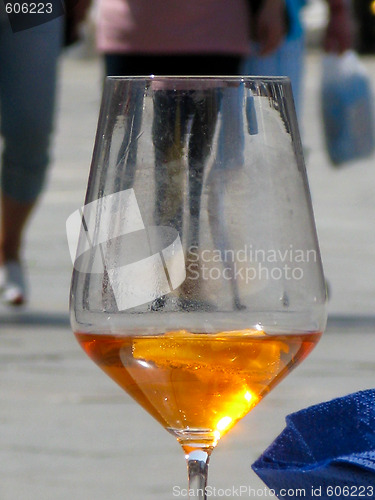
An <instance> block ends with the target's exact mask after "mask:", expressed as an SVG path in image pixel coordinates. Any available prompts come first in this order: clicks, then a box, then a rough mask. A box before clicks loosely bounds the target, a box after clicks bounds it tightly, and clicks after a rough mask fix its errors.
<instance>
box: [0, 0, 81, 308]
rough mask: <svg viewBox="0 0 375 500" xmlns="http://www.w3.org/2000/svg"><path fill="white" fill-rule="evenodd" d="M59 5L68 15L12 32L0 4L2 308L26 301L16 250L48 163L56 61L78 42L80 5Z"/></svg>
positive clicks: (3, 5)
mask: <svg viewBox="0 0 375 500" xmlns="http://www.w3.org/2000/svg"><path fill="white" fill-rule="evenodd" d="M73 4H74V6H73ZM12 5H13V4H12ZM65 5H66V8H67V13H68V14H69V15H66V16H60V17H57V18H55V19H52V20H50V21H48V22H44V23H42V24H39V25H37V26H33V27H31V28H29V29H24V30H21V31H13V30H12V26H11V24H10V21H9V18H8V15H7V13H6V10H5V4H4V3H3V2H1V3H0V124H1V135H2V139H3V152H2V162H1V187H0V198H1V201H0V301H1V302H3V303H6V304H8V305H21V304H24V303H25V301H26V299H27V291H26V279H25V276H24V265H23V263H22V244H23V241H24V233H25V228H26V226H27V223H28V221H29V219H30V215H31V214H32V212H33V209H34V208H35V206H36V203H37V201H38V199H39V197H40V194H41V192H42V189H43V186H44V184H45V178H46V172H47V167H48V165H49V162H50V141H51V135H52V131H53V124H54V112H55V101H56V84H57V70H58V57H59V55H60V52H61V48H62V46H63V44H64V43H65V44H66V45H69V44H71V43H73V42H75V41H77V39H78V38H79V32H78V30H77V26H78V24H79V23H80V22H82V20H83V18H84V13H85V10H86V8H87V2H86V0H80V1H79V2H78V3H77V2H76V1H75V0H73V1H70V0H67V2H66V4H65ZM70 5H71V6H70ZM47 230H48V229H47Z"/></svg>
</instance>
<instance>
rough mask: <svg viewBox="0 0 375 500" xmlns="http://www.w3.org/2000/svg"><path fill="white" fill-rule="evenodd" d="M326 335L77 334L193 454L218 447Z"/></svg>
mask: <svg viewBox="0 0 375 500" xmlns="http://www.w3.org/2000/svg"><path fill="white" fill-rule="evenodd" d="M320 335H321V334H320V333H319V332H316V333H307V334H289V335H267V334H265V333H264V332H261V331H258V330H243V331H235V332H222V333H217V334H198V333H189V332H187V331H174V332H168V333H165V334H162V335H153V336H149V335H144V336H125V335H124V336H121V335H116V336H114V335H97V334H87V333H76V336H77V339H78V341H79V342H80V344H81V346H82V347H83V349H84V350H85V352H86V353H87V354H88V356H89V357H90V358H91V359H92V360H93V361H95V363H97V364H98V365H99V366H100V368H102V369H103V370H104V371H105V372H106V373H107V374H108V375H109V376H110V377H111V378H112V379H113V380H115V381H116V382H117V383H118V384H119V385H120V386H121V387H122V388H123V389H125V391H126V392H127V393H128V394H130V396H132V397H133V398H134V399H135V400H136V401H137V402H138V403H139V404H140V405H141V406H143V408H145V409H146V410H147V411H148V412H149V413H150V414H151V415H152V416H153V417H154V418H156V419H157V420H158V421H159V422H160V423H161V424H162V425H163V426H164V427H165V428H166V429H167V430H168V431H170V432H172V433H173V434H174V435H175V436H176V437H177V439H178V440H179V441H180V442H181V444H182V445H183V446H184V448H185V449H186V450H188V449H189V447H192V446H193V447H195V446H207V447H212V446H215V445H216V443H217V441H218V440H219V439H220V437H221V436H223V435H224V434H225V433H226V432H228V430H229V429H231V428H232V427H233V426H234V424H235V423H236V422H237V421H238V420H239V419H241V418H242V417H243V416H245V415H246V414H247V413H248V412H249V411H250V410H251V409H252V408H254V406H255V405H257V404H258V403H259V401H260V400H261V399H262V398H263V397H264V396H265V395H266V394H267V393H268V392H269V391H270V390H271V389H272V388H273V387H274V386H275V385H276V384H277V383H278V382H280V380H282V379H283V378H284V377H285V376H286V375H287V374H288V373H289V372H290V371H291V370H292V368H293V367H295V366H296V365H297V364H299V363H300V362H301V361H302V360H303V359H304V358H305V357H306V356H307V355H308V354H309V353H310V352H311V350H312V349H313V347H314V346H315V344H316V343H317V342H318V340H319V338H320Z"/></svg>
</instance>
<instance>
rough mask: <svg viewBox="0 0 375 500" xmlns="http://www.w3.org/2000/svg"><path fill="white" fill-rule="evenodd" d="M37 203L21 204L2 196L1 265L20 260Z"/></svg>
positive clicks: (0, 226)
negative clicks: (26, 227) (22, 246)
mask: <svg viewBox="0 0 375 500" xmlns="http://www.w3.org/2000/svg"><path fill="white" fill-rule="evenodd" d="M34 205H35V202H34V201H33V202H27V203H21V202H19V201H17V200H14V199H13V198H10V197H9V196H7V195H5V194H2V196H1V210H0V211H1V225H0V264H4V262H7V261H9V260H15V261H19V260H20V250H21V245H22V236H23V232H24V229H25V226H26V223H27V221H28V219H29V216H30V214H31V212H32V210H33V208H34Z"/></svg>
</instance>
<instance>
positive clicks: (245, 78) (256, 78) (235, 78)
mask: <svg viewBox="0 0 375 500" xmlns="http://www.w3.org/2000/svg"><path fill="white" fill-rule="evenodd" d="M106 81H109V82H110V81H114V82H116V81H124V82H130V81H148V82H158V81H183V82H187V81H193V82H198V81H207V82H209V81H210V82H216V81H217V82H223V81H224V82H236V83H238V82H264V83H280V84H281V83H289V82H290V78H289V77H288V76H262V75H232V76H221V75H153V74H152V75H136V76H129V75H127V76H121V75H113V76H106Z"/></svg>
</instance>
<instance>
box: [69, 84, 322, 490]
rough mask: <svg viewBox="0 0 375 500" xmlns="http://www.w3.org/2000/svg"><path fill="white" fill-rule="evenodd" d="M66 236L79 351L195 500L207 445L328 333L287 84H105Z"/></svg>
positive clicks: (208, 451)
mask: <svg viewBox="0 0 375 500" xmlns="http://www.w3.org/2000/svg"><path fill="white" fill-rule="evenodd" d="M67 228H68V233H70V236H71V241H73V239H74V235H75V234H76V233H77V231H79V230H80V236H79V242H78V245H77V247H76V251H75V249H74V271H73V277H72V285H71V301H70V303H71V306H70V307H71V324H72V328H73V331H74V333H75V335H76V337H77V339H78V341H79V343H80V344H81V346H82V348H83V349H84V351H85V352H86V353H87V355H88V356H89V357H90V358H91V359H92V360H93V361H94V362H95V363H97V364H98V365H99V366H100V368H101V369H102V370H103V371H104V372H105V373H107V375H109V376H110V377H111V378H112V379H113V380H114V381H115V382H117V383H118V384H119V385H120V386H121V387H122V388H123V389H124V390H125V391H126V392H127V393H128V394H129V395H130V396H132V397H133V398H134V399H135V400H136V401H137V402H138V403H139V404H140V405H141V406H142V407H143V408H144V409H145V410H146V411H148V412H149V413H150V414H151V415H152V416H153V417H154V418H155V419H156V420H157V421H158V422H160V424H161V425H162V426H163V427H164V428H165V429H166V430H168V431H169V432H170V433H171V434H172V435H173V436H175V437H176V438H177V440H178V442H179V443H180V444H181V446H182V448H183V450H184V452H185V456H186V460H187V465H188V475H189V491H190V492H192V491H193V490H194V497H198V498H205V494H206V484H207V483H206V482H207V470H208V461H209V457H210V454H211V452H212V450H213V449H214V447H215V446H216V445H217V443H218V442H219V440H220V439H221V438H222V436H223V435H224V434H226V433H227V432H228V431H229V430H230V429H231V428H232V427H233V426H234V425H235V423H236V422H237V421H238V420H239V419H241V418H242V417H244V416H245V415H246V414H247V413H248V412H249V411H251V410H252V409H253V408H254V407H255V406H256V405H257V404H258V403H259V402H260V401H261V399H262V398H263V397H264V396H265V395H266V394H267V393H268V392H269V391H270V390H271V389H272V388H273V387H274V386H275V385H276V384H277V383H279V382H280V381H281V380H282V379H283V378H284V377H285V376H286V375H287V374H288V373H289V372H290V371H291V370H292V368H294V367H295V366H296V365H298V364H299V363H300V362H301V361H302V360H303V359H304V358H305V357H306V356H307V355H308V354H309V353H310V351H311V350H312V349H313V348H314V346H315V345H316V343H317V342H318V340H319V338H320V336H321V333H322V332H323V330H324V327H325V322H326V307H325V305H326V293H325V282H324V277H323V272H322V265H321V259H320V253H319V247H318V242H317V236H316V230H315V225H314V218H313V213H312V208H311V201H310V196H309V190H308V184H307V179H306V172H305V167H304V161H303V154H302V148H301V142H300V137H299V133H298V127H297V121H296V114H295V110H294V105H293V97H292V91H291V85H290V82H289V80H288V79H287V78H283V77H277V78H263V77H157V76H151V77H147V78H146V77H129V78H125V77H110V78H107V80H106V83H105V88H104V93H103V100H102V105H101V111H100V117H99V123H98V131H97V136H96V143H95V148H94V153H93V161H92V166H91V171H90V177H89V182H88V189H87V195H86V200H85V205H84V207H83V208H82V209H80V210H78V211H77V212H75V213H74V214H72V216H71V217H70V218H69V219H68V222H67ZM73 247H74V245H73V244H72V245H71V248H73ZM71 251H72V252H73V250H71Z"/></svg>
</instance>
